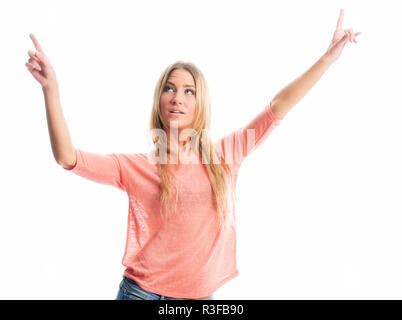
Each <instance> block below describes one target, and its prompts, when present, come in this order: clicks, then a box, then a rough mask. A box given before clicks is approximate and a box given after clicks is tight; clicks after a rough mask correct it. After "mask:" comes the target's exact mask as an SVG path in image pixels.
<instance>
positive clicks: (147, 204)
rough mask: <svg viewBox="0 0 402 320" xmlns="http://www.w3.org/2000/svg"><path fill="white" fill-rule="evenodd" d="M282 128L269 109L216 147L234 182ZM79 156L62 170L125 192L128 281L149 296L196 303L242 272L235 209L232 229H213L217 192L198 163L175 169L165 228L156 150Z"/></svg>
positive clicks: (83, 154) (124, 257)
mask: <svg viewBox="0 0 402 320" xmlns="http://www.w3.org/2000/svg"><path fill="white" fill-rule="evenodd" d="M279 123H280V119H278V118H276V117H275V115H274V114H273V113H272V110H271V104H268V105H267V106H266V107H265V108H264V109H263V110H262V111H261V112H260V113H259V114H258V115H257V116H256V117H255V118H254V119H253V120H252V121H251V122H250V123H248V125H246V126H245V127H242V128H240V129H238V130H235V131H233V132H232V133H230V134H228V135H226V136H225V137H223V138H222V139H220V140H219V141H217V142H216V143H215V146H216V147H217V148H218V150H220V151H221V153H222V155H223V157H224V159H225V161H226V163H228V164H229V167H230V168H231V170H232V174H233V178H234V184H236V181H237V174H238V170H239V168H240V166H241V164H242V162H243V160H244V159H245V158H246V157H247V156H248V155H249V154H250V153H251V152H252V151H253V150H254V149H255V148H257V147H258V146H259V145H260V144H261V143H262V142H263V141H264V140H265V139H266V138H267V137H268V135H269V134H270V132H271V131H272V130H273V129H274V128H275V127H276V126H277V125H279ZM75 151H76V155H77V162H76V164H75V166H74V167H73V168H72V169H70V170H69V169H67V168H64V169H66V170H69V171H71V172H73V173H75V174H77V175H79V176H81V177H84V178H87V179H89V180H92V181H95V182H98V183H102V184H107V185H112V186H115V187H117V188H119V189H120V190H122V191H124V192H126V193H127V195H128V200H129V203H128V209H129V210H128V221H127V238H126V247H125V252H124V256H123V260H122V264H123V265H124V266H125V267H126V269H125V271H124V276H126V277H128V278H131V279H133V280H134V281H135V282H137V283H138V285H139V286H140V287H142V288H143V289H145V290H147V291H149V292H153V293H156V294H159V295H164V296H169V297H175V298H184V299H198V298H201V297H208V296H210V295H212V294H213V293H214V292H215V291H216V290H217V289H218V288H220V287H221V286H222V285H223V284H224V283H226V282H228V281H229V280H231V279H233V278H235V277H236V276H237V275H238V274H239V271H238V269H237V262H236V228H235V219H234V217H235V215H234V210H235V209H234V207H232V209H230V210H231V211H232V212H231V216H232V217H233V219H232V221H234V222H233V223H232V224H231V225H230V227H229V228H224V229H221V230H219V229H218V228H216V219H215V216H216V214H217V212H216V209H215V206H214V193H213V191H212V188H211V186H210V182H209V178H208V174H207V171H206V170H205V168H204V166H203V164H202V162H201V161H198V163H194V162H192V163H187V164H180V166H179V167H178V170H176V171H175V179H176V182H177V185H176V187H177V189H174V188H172V191H173V192H174V193H173V196H175V194H176V193H177V198H176V199H177V206H176V214H175V215H174V216H173V218H172V219H171V220H167V222H165V223H162V219H161V216H160V213H159V209H160V201H159V197H160V193H161V191H160V178H159V174H158V166H157V161H156V157H155V154H154V152H151V153H134V154H123V153H111V154H106V155H99V154H94V153H90V152H87V151H83V150H80V149H75ZM174 190H176V191H174ZM175 192H176V193H175Z"/></svg>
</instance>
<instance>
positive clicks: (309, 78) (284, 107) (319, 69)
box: [272, 54, 333, 119]
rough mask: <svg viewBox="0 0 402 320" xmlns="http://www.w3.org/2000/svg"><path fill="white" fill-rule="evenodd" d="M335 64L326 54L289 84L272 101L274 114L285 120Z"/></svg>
mask: <svg viewBox="0 0 402 320" xmlns="http://www.w3.org/2000/svg"><path fill="white" fill-rule="evenodd" d="M332 63H333V62H332V61H331V59H329V58H328V57H327V55H326V54H324V55H323V56H321V57H320V59H318V61H317V62H316V63H314V65H313V66H312V67H310V69H308V70H307V71H306V72H305V73H303V74H302V75H301V76H300V77H298V78H297V79H296V80H294V81H293V82H291V83H290V84H288V85H287V86H286V87H285V88H283V89H282V90H281V91H279V93H278V94H277V95H276V96H275V97H274V98H273V99H272V112H273V113H274V114H275V115H276V116H277V117H278V118H279V119H283V118H284V117H285V115H286V114H287V113H288V112H289V111H290V110H291V109H292V108H293V107H294V106H295V105H296V104H297V103H298V102H299V101H300V100H301V99H302V98H303V97H304V96H305V95H306V94H307V92H309V91H310V89H311V88H312V87H313V86H314V85H315V84H316V83H317V82H318V80H319V79H320V78H321V77H322V75H323V74H324V73H325V72H326V71H327V70H328V68H329V67H330V66H331V64H332Z"/></svg>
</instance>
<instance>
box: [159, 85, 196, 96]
mask: <svg viewBox="0 0 402 320" xmlns="http://www.w3.org/2000/svg"><path fill="white" fill-rule="evenodd" d="M170 89H172V90H173V88H172V87H169V86H166V87H165V91H169V90H170ZM187 91H190V92H191V94H194V91H193V90H190V89H187V90H186V91H185V92H187Z"/></svg>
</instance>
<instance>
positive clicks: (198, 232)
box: [26, 10, 360, 300]
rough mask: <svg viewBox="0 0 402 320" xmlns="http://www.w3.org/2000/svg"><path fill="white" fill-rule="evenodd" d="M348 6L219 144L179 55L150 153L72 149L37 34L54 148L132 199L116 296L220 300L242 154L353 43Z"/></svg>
mask: <svg viewBox="0 0 402 320" xmlns="http://www.w3.org/2000/svg"><path fill="white" fill-rule="evenodd" d="M342 20H343V10H341V12H340V15H339V18H338V22H337V27H336V30H335V33H334V36H333V39H332V41H331V44H330V46H329V48H328V50H327V51H326V52H325V54H324V55H323V56H321V57H320V59H319V60H318V61H317V62H316V63H315V64H314V65H313V66H312V67H311V68H310V69H309V70H308V71H307V72H306V73H304V74H303V75H302V76H300V77H299V78H298V79H296V80H295V81H294V82H292V83H291V84H290V85H288V86H287V87H285V88H284V89H283V90H281V91H280V92H279V93H278V94H277V95H276V96H275V97H274V98H273V99H272V101H271V102H270V103H269V104H268V105H266V106H265V108H264V109H263V110H262V111H261V112H260V113H259V114H258V115H257V116H256V117H255V118H254V119H253V120H252V121H251V122H250V123H249V124H248V125H246V126H245V127H243V128H240V129H239V130H236V131H234V132H232V133H230V134H228V135H227V136H225V137H223V138H222V139H220V140H219V141H217V142H215V143H213V142H212V141H211V138H210V136H209V133H208V129H209V126H210V102H209V93H208V87H207V83H206V81H205V78H204V76H203V75H202V73H201V71H200V70H199V69H198V68H197V67H196V66H195V65H194V64H192V63H185V62H182V61H179V62H176V63H173V64H172V65H170V66H168V67H167V68H166V69H165V70H164V72H163V73H162V74H161V76H160V78H159V80H158V82H157V85H156V88H155V93H154V102H153V108H152V112H151V121H150V130H151V133H152V138H153V140H152V141H153V143H154V147H155V148H154V149H153V151H152V152H150V153H135V154H122V153H112V154H107V155H99V154H94V153H90V152H86V151H83V150H80V149H76V148H74V147H73V145H72V142H71V138H70V135H69V132H68V129H67V125H66V122H65V120H64V118H63V113H62V109H61V104H60V98H59V90H58V83H57V79H56V74H55V72H54V69H53V68H52V66H51V64H50V61H49V59H48V58H47V57H46V55H45V54H44V52H43V50H42V48H41V46H40V45H39V43H38V41H37V40H36V38H35V37H34V36H33V35H32V34H31V35H30V37H31V39H32V41H33V43H34V45H35V48H36V50H37V52H32V51H29V52H28V54H29V56H30V59H29V61H28V63H26V66H27V68H28V70H29V71H30V72H31V74H32V75H33V76H34V78H35V79H36V80H37V81H38V82H39V83H40V84H41V86H42V89H43V93H44V97H45V105H46V115H47V120H48V127H49V133H50V140H51V145H52V151H53V155H54V157H55V160H56V161H57V163H58V164H59V165H61V166H62V167H63V168H64V169H66V170H70V171H71V172H73V173H75V174H78V175H80V176H82V177H85V178H87V179H90V180H92V181H95V182H98V183H103V184H109V185H113V186H115V187H117V188H119V189H121V190H122V191H124V192H126V193H127V195H128V198H129V215H128V224H127V241H126V249H125V253H124V257H123V261H122V263H123V265H124V266H125V267H126V269H125V271H124V275H123V279H122V282H121V283H120V287H119V291H118V295H117V297H116V299H129V300H141V299H146V300H155V299H156V300H163V299H167V300H175V299H213V293H214V292H215V291H216V290H217V289H218V288H219V287H221V286H222V285H223V284H224V283H226V282H227V281H229V280H231V279H233V278H234V277H236V276H237V275H238V270H237V266H236V231H235V214H234V213H235V212H234V203H235V198H234V190H235V185H236V180H237V174H238V170H239V168H240V166H241V164H242V162H243V160H244V159H245V158H246V157H247V156H248V155H249V154H250V153H251V152H252V151H253V150H254V149H255V148H256V147H258V146H259V145H260V144H261V143H262V142H263V141H264V140H265V139H266V138H267V137H268V135H269V134H270V132H271V131H272V130H273V129H274V128H275V127H276V126H277V125H279V123H280V121H281V120H282V119H283V118H284V116H285V115H286V114H287V113H288V112H289V110H290V109H291V108H292V107H293V106H294V105H296V104H297V103H298V101H299V100H300V99H301V98H302V97H304V96H305V94H306V93H307V92H308V91H309V90H310V89H311V88H312V87H313V86H314V84H315V83H316V82H317V81H318V80H319V79H320V77H321V76H322V75H323V74H324V72H325V71H326V70H327V69H328V68H329V66H330V65H331V64H332V63H333V62H334V61H336V60H337V59H338V58H339V56H340V54H341V52H342V50H343V48H344V46H345V45H346V42H347V41H348V40H349V41H350V42H352V41H353V42H357V41H356V36H357V35H359V34H360V33H359V32H358V33H354V32H353V30H352V29H347V30H343V29H342Z"/></svg>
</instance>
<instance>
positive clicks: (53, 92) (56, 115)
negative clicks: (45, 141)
mask: <svg viewBox="0 0 402 320" xmlns="http://www.w3.org/2000/svg"><path fill="white" fill-rule="evenodd" d="M43 95H44V98H45V105H46V118H47V126H48V129H49V136H50V143H51V146H52V151H53V156H54V158H55V160H56V162H57V163H58V164H59V165H61V166H63V167H64V168H67V169H71V168H73V167H74V165H75V163H76V161H77V159H76V154H75V150H74V148H73V144H72V142H71V137H70V133H69V131H68V128H67V123H66V120H65V119H64V115H63V110H62V108H61V102H60V95H59V88H58V85H57V83H56V84H54V85H52V86H48V87H46V88H43Z"/></svg>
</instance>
